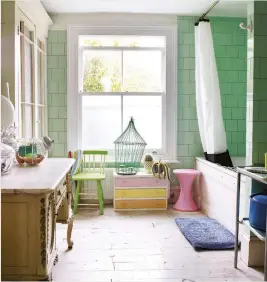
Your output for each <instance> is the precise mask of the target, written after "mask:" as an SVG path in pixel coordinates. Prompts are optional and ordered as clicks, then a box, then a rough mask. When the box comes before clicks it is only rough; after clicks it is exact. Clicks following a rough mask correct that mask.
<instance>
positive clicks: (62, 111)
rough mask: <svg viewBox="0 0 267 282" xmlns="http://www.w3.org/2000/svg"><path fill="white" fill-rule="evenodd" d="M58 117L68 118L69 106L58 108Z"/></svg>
mask: <svg viewBox="0 0 267 282" xmlns="http://www.w3.org/2000/svg"><path fill="white" fill-rule="evenodd" d="M58 117H59V118H67V108H66V107H59V108H58Z"/></svg>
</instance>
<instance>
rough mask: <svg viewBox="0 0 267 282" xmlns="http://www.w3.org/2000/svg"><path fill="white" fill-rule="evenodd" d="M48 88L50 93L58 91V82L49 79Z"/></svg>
mask: <svg viewBox="0 0 267 282" xmlns="http://www.w3.org/2000/svg"><path fill="white" fill-rule="evenodd" d="M47 89H48V93H49V94H53V93H58V82H57V81H51V80H49V81H48V83H47Z"/></svg>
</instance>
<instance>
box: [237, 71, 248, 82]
mask: <svg viewBox="0 0 267 282" xmlns="http://www.w3.org/2000/svg"><path fill="white" fill-rule="evenodd" d="M238 81H240V82H244V83H246V81H247V71H246V70H245V71H239V72H238Z"/></svg>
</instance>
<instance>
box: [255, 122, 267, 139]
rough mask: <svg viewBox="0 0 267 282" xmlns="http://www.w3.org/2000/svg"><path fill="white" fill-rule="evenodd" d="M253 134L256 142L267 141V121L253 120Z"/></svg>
mask: <svg viewBox="0 0 267 282" xmlns="http://www.w3.org/2000/svg"><path fill="white" fill-rule="evenodd" d="M253 135H254V136H253V137H254V138H255V140H256V142H267V130H266V122H260V121H259V122H256V121H255V122H253Z"/></svg>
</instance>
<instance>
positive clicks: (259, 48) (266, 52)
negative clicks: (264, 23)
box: [254, 27, 267, 58]
mask: <svg viewBox="0 0 267 282" xmlns="http://www.w3.org/2000/svg"><path fill="white" fill-rule="evenodd" d="M263 28H264V27H263ZM266 43H267V36H254V56H255V57H261V58H262V57H265V58H266V57H267V48H266Z"/></svg>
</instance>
